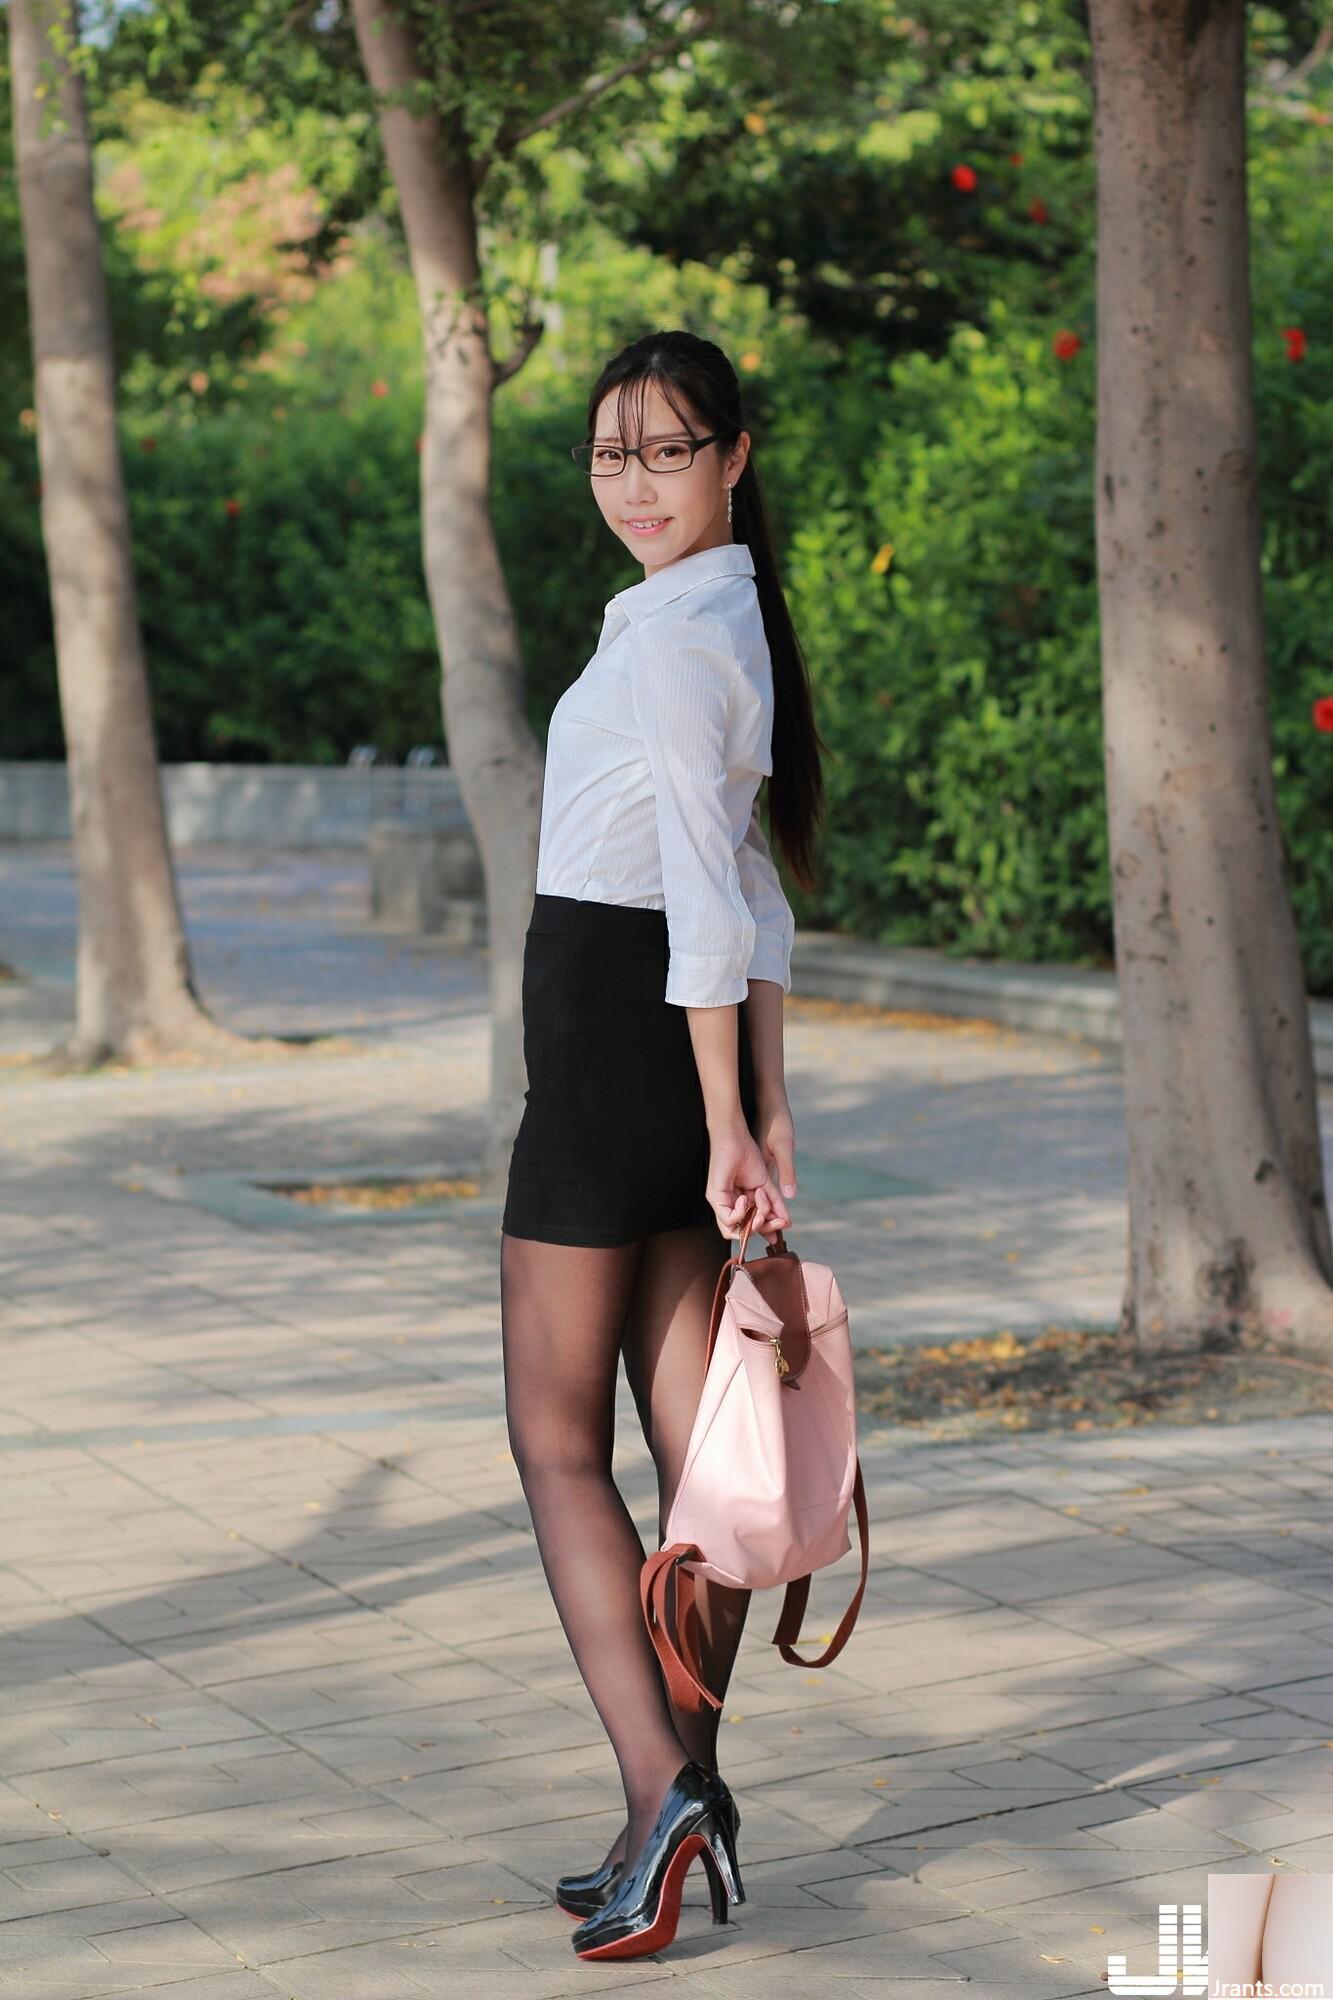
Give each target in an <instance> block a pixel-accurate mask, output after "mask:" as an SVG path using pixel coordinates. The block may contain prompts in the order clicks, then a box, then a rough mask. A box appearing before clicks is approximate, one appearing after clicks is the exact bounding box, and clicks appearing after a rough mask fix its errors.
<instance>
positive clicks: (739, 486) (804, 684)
mask: <svg viewBox="0 0 1333 2000" xmlns="http://www.w3.org/2000/svg"><path fill="white" fill-rule="evenodd" d="M649 382H654V383H656V385H657V387H658V388H659V389H660V390H661V392H662V394H663V396H664V397H665V398H666V400H667V402H668V403H670V405H671V407H672V409H673V410H674V411H675V412H676V415H677V416H678V417H679V418H680V420H681V422H682V423H683V425H684V426H685V429H686V430H687V431H688V432H690V433H691V435H693V436H695V437H702V436H705V435H707V433H708V432H710V431H720V432H721V433H722V436H721V437H720V438H719V440H718V449H719V450H720V451H725V450H726V449H727V448H728V446H730V445H732V444H734V443H735V441H736V439H737V437H739V435H740V433H741V432H742V431H743V430H746V429H748V425H747V424H746V421H745V412H744V409H743V407H742V402H741V385H740V383H739V381H738V380H737V377H736V371H735V369H734V368H733V367H732V365H731V363H730V361H728V359H727V357H726V355H725V354H724V353H723V352H722V349H721V348H720V347H718V346H717V345H716V344H715V343H714V342H713V341H711V340H704V339H702V338H701V337H700V336H699V335H698V334H695V333H686V332H684V331H683V330H680V329H676V330H674V331H671V332H666V333H645V334H643V335H641V336H640V338H639V339H638V340H632V341H631V342H630V344H629V346H628V347H624V348H622V349H621V351H620V353H619V354H617V355H615V356H613V358H612V359H611V360H610V361H608V362H607V364H606V366H605V368H603V370H602V372H601V374H600V375H599V376H598V378H597V380H596V382H595V383H594V384H593V388H592V394H591V395H590V396H589V398H588V437H589V439H591V438H592V436H593V434H594V431H595V428H596V423H597V412H598V410H599V409H600V408H601V405H602V402H603V400H604V398H605V397H606V396H608V395H609V394H610V393H611V391H612V390H613V389H614V390H618V391H619V395H618V398H617V402H616V422H617V428H618V430H619V434H620V436H621V437H622V438H625V439H627V440H628V439H630V438H631V437H634V438H638V437H639V435H640V434H641V432H642V429H643V403H644V391H645V389H646V387H647V385H648V383H649ZM634 403H637V408H636V409H635V411H634V426H635V427H634V430H633V431H632V432H631V431H630V430H628V429H627V428H626V417H627V415H628V414H629V406H630V405H631V404H634ZM696 424H697V425H698V429H696V428H695V425H696ZM754 461H755V452H754V445H753V441H752V442H751V446H750V450H749V452H748V453H747V455H746V460H745V470H744V471H743V472H742V473H741V476H740V478H739V479H738V480H737V481H736V484H735V486H734V487H733V488H732V523H731V532H732V535H733V536H734V538H735V540H736V541H738V542H744V543H745V544H746V545H747V547H748V548H749V551H750V554H751V556H752V557H753V558H754V580H755V585H756V587H757V589H758V592H759V608H760V610H761V612H762V613H763V619H764V633H765V636H766V637H767V639H768V650H769V653H770V655H771V656H772V661H773V775H772V777H771V778H769V779H768V781H767V785H768V819H769V826H770V829H771V832H772V835H773V838H774V840H775V841H776V842H777V844H778V846H779V847H780V848H781V850H782V853H783V856H784V858H785V860H786V862H787V865H788V867H789V868H790V869H791V872H792V875H793V877H794V878H795V880H796V881H797V882H798V883H799V884H800V886H801V888H802V889H806V890H810V889H813V888H814V887H815V886H816V875H815V866H814V852H815V841H816V836H817V829H818V824H819V821H820V819H821V817H822V814H823V810H824V781H823V774H822V772H821V769H820V761H819V755H820V750H821V748H827V746H826V745H824V743H823V739H822V738H821V737H820V734H819V731H818V729H817V728H816V727H815V715H814V702H813V700H812V698H811V692H810V675H809V671H808V669H807V667H806V662H805V655H804V653H803V652H802V651H801V643H800V640H799V639H798V638H797V636H796V629H795V627H794V626H793V624H792V622H791V613H790V612H789V611H788V609H787V599H786V597H785V595H784V593H783V589H782V580H781V578H780V577H779V575H778V565H777V558H776V556H775V554H774V552H773V537H772V533H771V531H770V529H769V524H768V511H767V509H766V507H765V506H764V496H763V492H762V490H761V488H760V485H759V474H758V472H757V470H756V469H755V462H754Z"/></svg>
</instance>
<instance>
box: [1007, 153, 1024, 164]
mask: <svg viewBox="0 0 1333 2000" xmlns="http://www.w3.org/2000/svg"><path fill="white" fill-rule="evenodd" d="M1009 164H1010V166H1011V167H1021V166H1022V164H1023V155H1022V154H1021V153H1011V154H1010V155H1009Z"/></svg>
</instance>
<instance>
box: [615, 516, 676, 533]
mask: <svg viewBox="0 0 1333 2000" xmlns="http://www.w3.org/2000/svg"><path fill="white" fill-rule="evenodd" d="M670 522H671V516H670V514H640V515H637V516H635V517H634V518H633V519H632V520H628V521H626V523H625V526H626V527H627V528H628V529H629V531H630V533H631V534H632V535H656V534H659V533H660V532H661V530H662V529H663V528H665V527H668V526H669V525H670Z"/></svg>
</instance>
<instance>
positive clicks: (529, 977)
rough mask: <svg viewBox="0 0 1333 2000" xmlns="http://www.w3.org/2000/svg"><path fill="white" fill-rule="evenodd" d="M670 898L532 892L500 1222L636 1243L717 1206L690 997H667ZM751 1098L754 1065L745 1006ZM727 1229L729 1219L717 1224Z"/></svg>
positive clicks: (746, 1085)
mask: <svg viewBox="0 0 1333 2000" xmlns="http://www.w3.org/2000/svg"><path fill="white" fill-rule="evenodd" d="M669 959H670V951H669V947H668V942H667V920H666V912H665V911H664V910H643V909H636V908H631V907H630V906H629V905H627V904H623V903H594V902H585V901H582V900H581V899H579V898H577V897H574V896H545V895H538V896H536V897H535V899H534V901H533V905H532V916H531V919H530V921H529V924H528V931H527V937H526V939H525V942H524V948H523V1054H524V1059H525V1061H526V1064H527V1072H528V1088H527V1090H526V1092H525V1093H524V1108H523V1116H522V1120H521V1122H520V1124H519V1128H518V1133H517V1136H516V1137H515V1140H514V1150H513V1154H512V1156H511V1159H510V1166H509V1185H508V1190H507V1193H506V1198H505V1207H504V1216H503V1219H502V1221H501V1228H502V1229H504V1230H505V1231H506V1232H507V1233H508V1234H509V1235H511V1236H530V1237H536V1238H537V1239H539V1240H540V1241H542V1242H546V1243H583V1244H589V1245H610V1244H616V1243H632V1242H635V1241H636V1240H637V1239H638V1238H640V1237H643V1236H650V1235H652V1234H654V1232H656V1231H658V1230H663V1229H684V1228H687V1227H688V1226H689V1225H691V1224H693V1223H703V1222H711V1223H713V1225H714V1227H716V1221H717V1219H716V1217H715V1215H714V1213H713V1210H712V1208H711V1206H710V1204H709V1203H708V1201H707V1200H706V1199H705V1195H704V1188H705V1184H706V1182H707V1179H708V1155H709V1145H708V1127H707V1122H706V1119H705V1115H704V1099H703V1089H702V1086H701V1085H700V1082H699V1072H698V1068H697V1066H696V1064H695V1060H694V1045H693V1043H692V1042H691V1040H690V1027H689V1019H688V1016H687V1011H686V1009H685V1008H684V1007H682V1006H680V1005H678V1004H677V1003H676V1002H675V1001H668V1000H667V998H666V978H667V967H668V963H669ZM736 1018H737V1057H738V1080H739V1085H740V1099H741V1105H742V1107H743V1109H744V1112H745V1117H746V1120H747V1122H748V1123H749V1124H750V1126H751V1129H753V1126H754V1120H755V1083H754V1065H753V1059H752V1056H751V1050H750V1038H749V1034H748V1031H747V1028H746V1021H745V1008H744V1007H743V1006H741V1007H738V1008H737V1010H736ZM719 1234H720V1232H719Z"/></svg>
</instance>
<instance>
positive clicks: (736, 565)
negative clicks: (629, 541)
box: [606, 542, 754, 621]
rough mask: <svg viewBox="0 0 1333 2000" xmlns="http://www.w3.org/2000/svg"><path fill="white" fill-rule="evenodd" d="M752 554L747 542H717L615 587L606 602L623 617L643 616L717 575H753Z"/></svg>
mask: <svg viewBox="0 0 1333 2000" xmlns="http://www.w3.org/2000/svg"><path fill="white" fill-rule="evenodd" d="M753 575H754V557H753V555H751V553H750V547H749V544H748V543H747V542H719V543H718V544H717V546H716V547H715V548H711V549H698V550H696V552H695V553H694V554H693V555H692V556H679V557H678V558H677V559H676V561H675V562H673V563H668V564H667V565H666V567H665V568H664V569H659V570H654V571H653V574H652V575H651V576H646V577H645V578H644V579H643V582H642V583H632V584H630V585H629V586H628V588H627V589H625V590H618V591H617V592H616V594H615V596H614V597H613V598H612V599H611V603H610V604H608V605H607V607H606V608H607V610H608V611H609V610H610V609H611V605H612V604H617V605H619V606H620V609H621V610H622V611H623V612H624V614H625V616H626V617H627V618H628V619H630V620H631V621H633V620H634V619H636V618H642V617H644V616H646V614H647V613H648V612H650V611H656V610H657V608H658V607H659V605H662V604H667V603H669V602H670V600H671V599H672V598H673V597H680V596H681V595H682V594H683V593H684V592H685V591H687V590H693V589H694V588H695V586H696V585H698V584H701V583H712V582H713V581H714V579H715V578H717V577H719V576H753Z"/></svg>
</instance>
